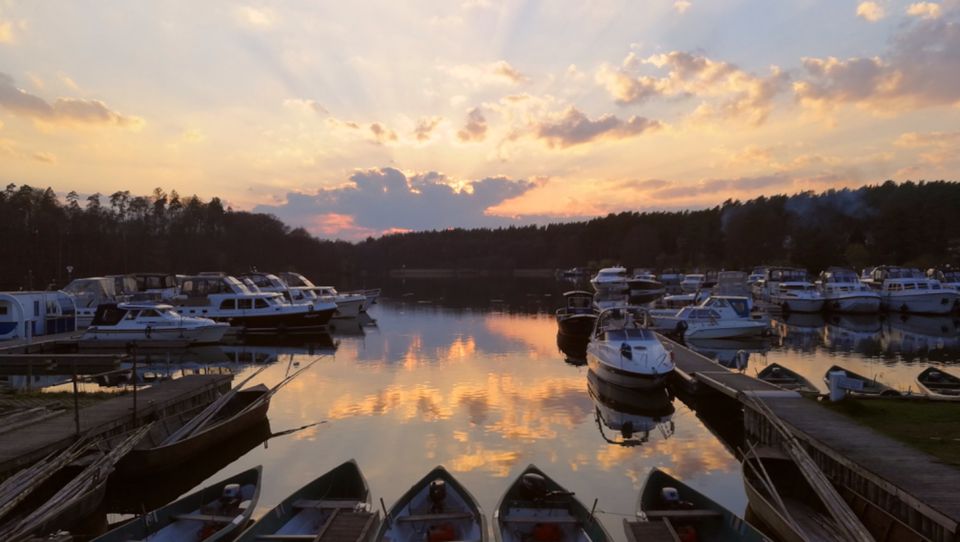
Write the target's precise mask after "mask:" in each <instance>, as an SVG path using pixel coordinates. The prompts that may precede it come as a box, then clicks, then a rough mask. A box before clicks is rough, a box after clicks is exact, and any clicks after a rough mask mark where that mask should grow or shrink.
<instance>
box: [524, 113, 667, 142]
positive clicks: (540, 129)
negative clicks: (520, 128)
mask: <svg viewBox="0 0 960 542" xmlns="http://www.w3.org/2000/svg"><path fill="white" fill-rule="evenodd" d="M660 126H661V125H660V123H659V122H657V121H655V120H649V119H646V118H644V117H636V116H634V117H630V119H629V120H621V119H619V118H617V117H616V116H613V115H602V116H600V117H598V118H597V119H596V120H591V119H590V118H589V117H587V116H586V115H585V114H584V113H583V112H582V111H580V110H578V109H577V108H575V107H573V106H571V107H569V108H568V109H567V110H566V111H564V112H563V113H562V114H560V116H558V117H554V118H549V119H545V120H543V121H542V122H541V123H540V124H539V125H537V126H535V127H534V133H535V135H536V137H537V138H539V139H542V140H544V141H546V142H547V145H549V146H550V147H560V148H566V147H571V146H573V145H580V144H582V143H588V142H590V141H593V140H596V139H626V138H629V137H634V136H636V135H639V134H642V133H643V132H645V131H647V130H656V129H658V128H660Z"/></svg>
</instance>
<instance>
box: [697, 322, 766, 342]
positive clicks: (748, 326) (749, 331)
mask: <svg viewBox="0 0 960 542" xmlns="http://www.w3.org/2000/svg"><path fill="white" fill-rule="evenodd" d="M769 327H770V326H769V325H767V324H765V323H763V322H753V321H750V320H745V321H743V322H737V323H735V324H731V325H725V324H723V323H720V324H717V325H709V324H708V325H689V326H688V327H687V329H686V331H684V333H683V337H684V338H685V339H739V338H744V337H761V336H763V334H764V333H765V332H766V331H767V330H768V329H769Z"/></svg>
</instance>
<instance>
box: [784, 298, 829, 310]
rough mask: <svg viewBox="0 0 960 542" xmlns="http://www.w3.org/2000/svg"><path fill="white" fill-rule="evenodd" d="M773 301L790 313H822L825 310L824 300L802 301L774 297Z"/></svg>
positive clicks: (799, 299)
mask: <svg viewBox="0 0 960 542" xmlns="http://www.w3.org/2000/svg"><path fill="white" fill-rule="evenodd" d="M772 301H773V302H774V303H776V304H777V305H779V306H780V308H782V309H783V310H785V311H789V312H820V311H821V310H823V302H824V300H823V299H822V298H818V299H801V298H795V297H774V298H773V299H772Z"/></svg>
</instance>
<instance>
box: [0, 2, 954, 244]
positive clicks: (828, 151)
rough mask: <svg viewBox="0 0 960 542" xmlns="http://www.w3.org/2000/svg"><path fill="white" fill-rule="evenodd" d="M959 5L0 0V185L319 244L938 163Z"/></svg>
mask: <svg viewBox="0 0 960 542" xmlns="http://www.w3.org/2000/svg"><path fill="white" fill-rule="evenodd" d="M958 166H960V0H944V1H941V2H909V1H899V0H877V1H873V2H871V1H866V2H857V1H838V0H824V1H814V0H791V1H773V2H771V1H769V0H762V1H760V0H758V1H738V0H722V1H706V0H650V1H636V0H625V1H618V0H590V1H579V2H575V1H566V0H544V1H542V2H534V1H526V2H522V1H516V2H512V1H499V0H462V1H457V0H449V1H437V2H427V1H417V0H414V1H409V2H376V1H365V0H358V1H355V2H317V1H301V2H293V1H290V2H262V3H255V2H249V3H242V2H220V1H204V2H196V1H191V2H187V1H165V2H127V1H112V2H108V1H96V2H89V1H87V2H67V1H27V0H0V181H2V182H3V183H4V184H7V183H10V182H13V183H17V184H30V185H32V186H41V187H46V186H52V187H53V188H54V189H55V190H56V191H57V192H58V193H60V194H65V193H66V192H68V191H70V190H76V191H77V192H79V193H80V194H81V195H83V196H86V195H89V194H92V193H94V192H100V193H103V194H110V193H112V192H114V191H117V190H130V191H131V192H133V193H135V194H149V193H150V192H152V190H153V188H154V187H162V188H163V189H164V190H166V191H170V190H177V191H178V192H179V193H180V194H181V195H190V194H197V195H198V196H200V197H201V198H204V199H207V198H210V197H212V196H219V197H221V198H222V199H224V200H225V201H226V202H227V203H228V204H229V205H231V206H232V207H233V208H234V209H245V210H256V211H262V212H270V213H273V214H275V215H277V216H278V217H280V218H281V219H283V220H284V221H286V222H287V223H289V224H291V225H295V226H304V227H306V228H308V229H309V230H310V231H311V232H313V233H315V234H317V235H319V236H322V237H339V238H344V239H359V238H363V237H366V236H368V235H374V236H376V235H380V234H383V233H386V232H391V231H404V230H421V229H436V228H448V227H456V226H463V227H472V226H498V225H507V224H517V223H531V222H534V223H545V222H548V221H559V220H571V219H576V218H582V217H589V216H595V215H601V214H606V213H608V212H615V211H622V210H652V209H681V208H700V207H705V206H711V205H715V204H718V203H721V202H722V201H724V200H725V199H728V198H741V199H742V198H749V197H753V196H756V195H760V194H773V193H783V192H786V193H794V192H798V191H802V190H811V189H812V190H823V189H827V188H831V187H852V186H861V185H864V184H874V183H878V182H882V181H883V180H886V179H894V180H896V181H904V180H907V179H912V180H919V179H928V180H932V179H956V178H957V176H956V171H957V167H958Z"/></svg>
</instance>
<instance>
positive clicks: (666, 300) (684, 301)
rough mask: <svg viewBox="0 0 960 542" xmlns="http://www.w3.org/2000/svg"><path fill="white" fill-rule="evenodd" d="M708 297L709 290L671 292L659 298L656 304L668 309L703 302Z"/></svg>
mask: <svg viewBox="0 0 960 542" xmlns="http://www.w3.org/2000/svg"><path fill="white" fill-rule="evenodd" d="M708 297H710V290H709V289H707V290H700V291H698V292H694V293H692V294H673V295H666V296H663V297H662V298H661V299H660V302H659V303H658V305H660V306H663V307H665V308H668V309H682V308H683V307H688V306H690V305H697V304H699V303H703V300H704V299H706V298H708Z"/></svg>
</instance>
